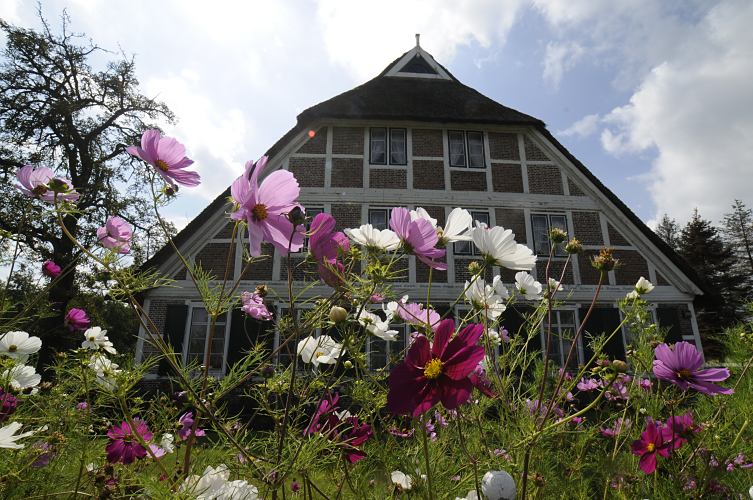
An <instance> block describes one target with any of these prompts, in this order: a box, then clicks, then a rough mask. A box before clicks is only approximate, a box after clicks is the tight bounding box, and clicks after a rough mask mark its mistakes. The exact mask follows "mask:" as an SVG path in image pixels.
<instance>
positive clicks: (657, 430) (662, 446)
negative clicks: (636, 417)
mask: <svg viewBox="0 0 753 500" xmlns="http://www.w3.org/2000/svg"><path fill="white" fill-rule="evenodd" d="M632 449H633V455H638V456H639V457H641V458H640V460H638V466H639V467H640V468H641V470H642V471H643V472H645V473H646V474H653V472H654V471H655V470H656V455H657V454H659V455H661V456H663V457H665V458H666V457H668V456H669V446H668V445H667V443H665V442H664V437H663V436H662V431H661V422H655V421H653V420H651V419H648V421H647V422H646V430H644V431H643V432H642V433H641V438H640V439H636V440H635V441H633V446H632Z"/></svg>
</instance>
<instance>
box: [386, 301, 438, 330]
mask: <svg viewBox="0 0 753 500" xmlns="http://www.w3.org/2000/svg"><path fill="white" fill-rule="evenodd" d="M393 304H394V306H393ZM387 307H388V309H391V308H393V307H394V310H395V314H396V315H397V316H398V317H399V318H402V319H403V321H405V322H406V323H408V324H410V325H413V326H418V327H424V328H426V327H427V325H428V326H430V327H431V328H435V327H436V326H437V323H439V320H440V319H442V317H441V316H440V315H439V313H438V312H437V311H435V310H434V309H431V308H428V309H424V305H423V304H417V303H415V302H411V303H409V304H407V303H405V302H403V301H400V302H394V303H393V302H390V303H389V304H387Z"/></svg>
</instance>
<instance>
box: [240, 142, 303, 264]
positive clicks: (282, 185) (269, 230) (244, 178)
mask: <svg viewBox="0 0 753 500" xmlns="http://www.w3.org/2000/svg"><path fill="white" fill-rule="evenodd" d="M267 161H268V158H267V157H266V156H262V157H261V158H260V159H259V161H257V162H255V163H254V162H251V161H249V162H247V163H246V170H245V172H244V173H243V175H241V176H240V177H238V178H237V179H236V180H235V181H234V182H233V184H232V186H231V187H230V194H231V196H232V198H233V200H234V201H235V203H237V209H236V210H235V211H234V212H233V213H232V214H231V215H230V217H231V218H232V219H234V220H245V221H246V222H247V223H248V243H249V253H250V254H251V256H252V257H258V256H260V255H261V243H262V241H266V242H268V243H271V244H272V245H274V247H275V248H276V249H277V251H278V252H279V253H280V254H281V255H283V256H285V255H287V254H288V247H290V251H291V252H298V251H299V250H300V249H301V248H302V247H303V233H304V229H305V227H304V225H303V224H300V225H298V226H296V228H295V231H294V230H293V223H292V222H290V220H289V219H288V217H287V215H288V213H289V212H291V211H292V210H293V209H295V208H300V206H299V205H298V202H297V199H298V195H299V193H300V188H299V187H298V181H297V180H296V179H295V177H294V176H293V174H292V173H291V172H289V171H288V170H276V171H274V172H272V173H271V174H269V175H268V176H267V177H266V178H265V179H264V181H263V182H262V183H261V185H259V176H260V175H261V173H262V172H263V171H264V169H265V168H266V166H267Z"/></svg>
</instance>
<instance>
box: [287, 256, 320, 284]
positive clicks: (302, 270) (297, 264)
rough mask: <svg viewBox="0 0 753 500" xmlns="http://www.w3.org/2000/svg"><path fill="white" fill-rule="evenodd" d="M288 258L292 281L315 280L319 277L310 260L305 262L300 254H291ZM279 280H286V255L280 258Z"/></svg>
mask: <svg viewBox="0 0 753 500" xmlns="http://www.w3.org/2000/svg"><path fill="white" fill-rule="evenodd" d="M290 260H291V264H292V266H291V267H292V269H293V281H317V280H318V279H319V275H318V273H317V270H316V266H315V265H313V264H312V263H310V262H308V263H307V262H306V259H305V257H303V256H302V255H294V256H291V259H290ZM280 280H282V281H287V280H288V259H287V257H282V258H280Z"/></svg>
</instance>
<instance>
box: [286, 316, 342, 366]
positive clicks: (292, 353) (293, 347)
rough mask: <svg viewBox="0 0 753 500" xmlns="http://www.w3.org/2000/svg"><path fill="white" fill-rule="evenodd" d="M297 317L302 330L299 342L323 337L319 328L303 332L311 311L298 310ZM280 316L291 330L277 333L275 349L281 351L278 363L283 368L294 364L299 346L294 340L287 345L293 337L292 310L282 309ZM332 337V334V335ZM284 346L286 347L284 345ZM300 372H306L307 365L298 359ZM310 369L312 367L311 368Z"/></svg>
mask: <svg viewBox="0 0 753 500" xmlns="http://www.w3.org/2000/svg"><path fill="white" fill-rule="evenodd" d="M295 312H296V317H297V319H298V326H299V328H301V329H302V331H301V333H300V335H299V336H298V340H299V341H300V340H303V339H304V338H306V337H308V336H309V335H311V336H313V337H319V335H321V330H320V329H319V328H317V329H315V330H306V331H303V328H302V327H303V323H304V322H305V321H306V314H307V313H309V312H311V310H310V309H305V308H304V309H300V308H296V310H295ZM280 315H281V318H285V320H284V321H285V324H286V325H289V329H286V330H285V331H284V332H280V330H279V329H278V330H277V332H275V337H276V339H275V346H274V347H275V349H276V350H277V349H279V350H278V352H277V363H278V365H279V366H281V367H288V366H290V365H291V364H292V363H293V359H294V358H295V357H296V356H297V352H296V351H297V349H298V345H297V343H296V342H294V339H292V338H291V339H290V341H289V342H288V343H285V341H286V340H288V336H291V335H293V331H294V330H293V328H294V325H293V318H291V317H290V309H288V308H287V307H282V308H280ZM330 335H332V334H330ZM283 344H284V345H283ZM280 346H282V347H280ZM297 368H298V370H305V369H306V364H305V363H303V361H301V358H300V357H299V358H298V366H297ZM309 368H310V367H309Z"/></svg>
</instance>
